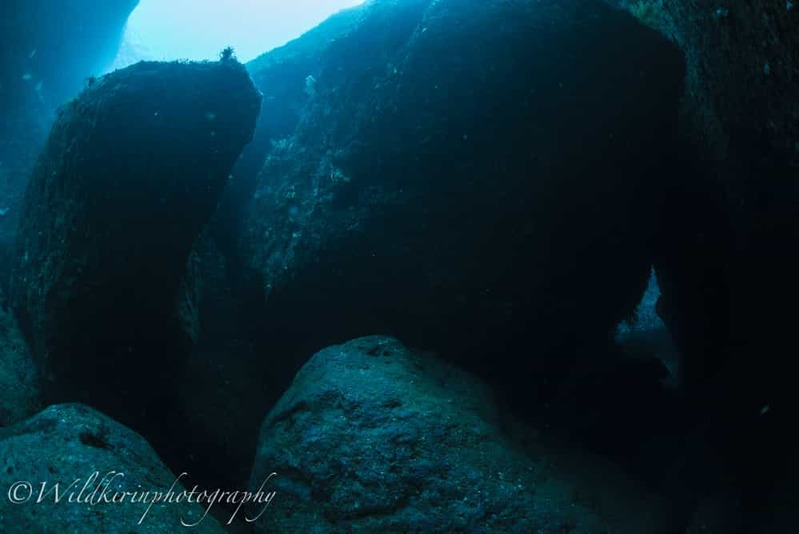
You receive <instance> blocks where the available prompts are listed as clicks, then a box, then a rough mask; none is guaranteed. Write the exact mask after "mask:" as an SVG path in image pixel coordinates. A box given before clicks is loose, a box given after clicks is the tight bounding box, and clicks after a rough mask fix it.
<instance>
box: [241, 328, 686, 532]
mask: <svg viewBox="0 0 799 534" xmlns="http://www.w3.org/2000/svg"><path fill="white" fill-rule="evenodd" d="M513 425H514V424H513V423H512V422H511V421H510V420H509V419H508V418H505V417H503V416H502V415H501V411H500V410H499V409H498V407H497V406H496V405H495V404H494V402H493V400H492V395H491V392H490V390H489V389H488V388H487V387H486V386H485V385H483V384H482V383H480V382H478V381H477V380H475V379H474V378H472V377H471V376H469V375H467V374H466V373H464V372H463V371H460V370H458V369H456V368H454V367H452V366H449V365H446V364H444V363H442V362H441V361H439V360H437V359H436V358H435V357H433V356H431V355H430V354H425V353H421V352H418V351H412V350H409V349H407V348H405V347H404V346H403V345H402V344H401V343H400V342H398V341H397V340H396V339H393V338H390V337H383V336H371V337H365V338H360V339H356V340H353V341H350V342H348V343H345V344H343V345H339V346H333V347H329V348H327V349H324V350H322V351H321V352H319V353H317V354H316V355H314V356H313V357H312V358H311V359H310V361H308V363H307V364H305V366H304V367H303V368H302V369H301V370H300V372H299V373H298V374H297V376H296V377H295V379H294V382H293V384H292V386H291V388H289V390H288V391H287V392H286V393H285V394H284V395H283V397H282V398H281V399H280V401H279V402H278V403H277V405H276V406H275V407H274V408H273V409H272V411H271V412H270V413H269V415H268V416H267V417H266V419H265V421H264V423H263V426H262V428H261V438H260V441H259V445H258V452H257V454H256V459H255V467H254V470H253V474H252V480H251V482H250V491H251V492H255V491H257V490H258V489H259V487H260V485H261V484H262V483H263V482H264V481H265V480H268V484H267V487H268V488H269V489H271V490H272V491H275V492H276V496H275V502H274V504H273V505H272V506H271V507H269V508H267V509H265V510H263V514H262V515H261V517H260V518H259V519H258V521H257V522H256V523H255V525H256V527H257V528H258V531H259V532H381V531H389V532H581V533H586V534H587V533H591V534H595V533H597V532H631V533H632V532H636V533H637V532H667V531H668V532H670V531H671V530H668V529H667V528H666V524H667V523H664V519H667V516H668V514H667V513H666V512H667V511H666V510H665V509H663V508H660V506H661V505H662V503H658V502H656V501H650V500H648V498H647V497H646V496H642V495H641V494H633V493H629V490H630V488H629V487H625V485H624V484H621V485H618V484H619V480H618V478H617V477H616V476H613V475H607V476H605V477H604V478H603V479H602V483H601V484H600V485H598V486H594V487H591V486H590V484H589V483H587V481H586V480H585V479H584V478H581V477H584V476H585V475H587V473H588V471H589V470H588V469H585V467H586V465H587V463H584V464H583V466H582V467H581V470H580V471H579V472H575V471H574V466H575V464H574V463H568V464H567V465H568V467H566V466H564V465H559V463H560V462H559V460H558V453H557V451H555V450H548V449H547V448H546V445H545V441H544V440H540V439H539V438H538V436H537V434H536V433H534V432H532V431H531V430H530V429H523V428H521V427H520V426H513ZM509 428H513V433H514V435H515V436H516V438H509V437H508V433H507V430H508V429H509ZM521 436H526V439H527V441H526V442H525V443H522V441H521V440H520V439H519V438H520V437H521ZM564 467H565V468H566V471H561V469H563V468H564ZM566 472H570V473H571V474H569V475H566V474H565V473H566ZM271 473H274V475H272V476H271V477H270V474H271ZM594 474H595V475H596V474H597V473H594ZM595 482H596V481H595ZM614 500H615V503H614V504H613V505H612V507H613V509H612V510H611V509H608V508H604V506H605V505H607V504H608V503H611V502H613V501H614ZM261 511H262V509H261V507H259V506H257V505H256V506H254V507H253V508H252V509H251V510H249V515H250V516H255V515H257V513H259V512H261ZM619 512H621V513H619Z"/></svg>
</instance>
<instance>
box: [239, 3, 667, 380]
mask: <svg viewBox="0 0 799 534" xmlns="http://www.w3.org/2000/svg"><path fill="white" fill-rule="evenodd" d="M610 36H612V38H611V37H610ZM248 68H249V70H250V71H251V73H252V75H253V78H254V80H255V81H256V84H257V85H258V86H259V87H260V88H261V89H262V91H263V92H264V95H265V101H264V102H265V103H264V109H265V113H264V115H263V118H262V120H261V121H260V123H259V134H258V137H257V139H256V142H255V143H254V144H255V145H257V147H253V149H252V150H253V151H255V150H261V151H262V152H265V153H266V164H265V165H263V168H262V169H261V170H260V173H259V174H258V176H257V179H256V180H255V181H253V180H252V179H250V180H249V181H248V180H247V177H246V176H240V175H237V176H236V182H234V185H235V186H236V188H239V189H240V190H247V188H248V187H249V188H250V191H251V192H252V193H253V195H252V197H253V200H252V201H251V203H250V204H249V205H248V207H247V211H246V214H245V221H244V224H243V226H244V236H243V251H244V252H243V253H242V255H243V257H244V262H245V263H246V267H247V268H248V269H249V275H250V279H251V280H252V287H251V289H250V290H260V292H261V294H262V295H263V301H262V302H261V308H260V309H258V310H257V312H256V313H253V314H252V315H253V316H254V317H258V318H259V319H260V321H261V322H260V328H259V334H260V335H261V337H260V339H259V350H260V352H261V353H263V354H266V355H267V358H268V359H269V361H268V362H267V363H266V364H265V365H268V369H269V375H270V376H271V377H274V379H275V381H276V382H278V383H281V381H285V380H286V378H287V377H288V376H291V374H292V373H293V372H294V370H295V369H296V367H297V365H298V364H299V363H301V361H302V360H301V359H302V357H303V355H304V354H307V353H308V352H309V351H312V350H316V349H318V348H320V347H322V346H325V345H327V344H329V343H331V342H335V341H337V340H341V339H346V338H348V337H353V336H357V335H363V334H365V333H369V332H374V331H385V332H391V333H393V334H396V335H398V336H400V337H402V338H403V339H407V340H408V341H409V342H411V343H414V344H422V343H423V344H425V345H426V346H430V347H431V348H432V349H435V350H437V351H439V352H440V353H441V354H442V355H443V356H444V357H448V358H457V359H459V361H461V362H464V363H466V364H468V365H470V366H472V367H473V368H476V369H479V370H480V371H481V372H483V373H485V374H486V375H488V374H490V373H498V374H500V375H502V379H503V380H512V379H513V378H514V377H520V378H521V377H523V380H524V394H525V395H528V394H529V392H530V390H531V389H530V388H529V387H528V386H527V383H528V381H529V379H530V378H531V377H532V378H535V377H542V378H543V377H546V380H547V381H548V382H549V383H550V384H555V383H557V382H558V378H557V377H558V376H559V374H560V373H561V372H562V371H563V370H565V369H566V368H568V367H569V366H570V365H571V363H572V361H571V360H572V359H573V356H572V355H573V354H575V353H577V352H579V351H578V349H577V347H578V346H593V347H604V346H605V345H606V342H607V339H608V333H609V332H610V331H612V329H613V328H614V326H615V325H616V324H617V323H618V322H619V321H620V320H622V319H623V318H625V317H626V316H627V315H628V314H629V313H630V312H631V311H632V310H633V309H634V307H635V304H636V303H637V301H638V299H639V298H640V295H641V293H642V292H643V290H644V288H645V287H646V280H647V275H648V272H649V265H650V263H651V260H652V250H651V246H650V245H651V238H652V236H653V235H654V233H655V227H656V223H655V221H656V220H657V214H658V212H659V209H660V206H659V198H660V196H659V193H660V189H661V188H662V187H663V184H664V183H665V177H664V170H665V168H666V166H665V165H664V159H665V158H666V156H667V154H668V153H669V151H670V150H671V148H672V139H671V134H672V133H673V126H674V123H675V121H676V118H677V108H678V103H679V94H680V89H681V81H682V75H683V68H682V59H681V56H680V54H679V52H678V51H677V49H676V48H675V47H673V46H671V45H670V44H669V43H668V42H667V41H666V39H664V38H662V37H660V36H658V35H657V34H656V33H655V32H653V31H651V30H647V29H646V28H643V27H641V26H640V25H638V24H636V22H635V21H634V20H633V19H632V18H631V17H629V16H627V15H626V14H624V13H620V12H617V11H614V10H611V9H610V8H608V7H607V6H605V5H604V4H603V3H602V2H599V1H597V2H592V1H587V2H586V1H567V2H461V1H454V0H443V1H435V2H432V1H428V0H413V1H408V2H393V1H375V2H369V3H367V4H365V5H364V6H362V7H360V8H356V9H353V10H349V11H345V12H343V13H341V14H339V15H337V16H335V17H333V18H331V19H330V20H328V21H327V22H325V23H323V24H322V25H321V26H319V27H318V28H316V29H314V30H313V31H311V32H309V33H307V34H305V35H304V36H302V37H301V38H300V39H298V40H296V41H294V42H292V43H289V44H288V45H287V46H285V47H283V48H281V49H278V50H275V51H273V52H270V53H268V54H266V55H265V56H263V57H261V58H259V59H257V60H255V61H254V62H252V63H251V64H249V65H248ZM245 174H246V173H245ZM248 184H249V185H248ZM242 196H243V195H242ZM245 271H246V269H245ZM342 303H346V305H342ZM531 338H532V339H536V343H537V346H538V348H539V350H537V351H535V354H526V355H525V356H524V357H522V358H519V357H518V351H516V350H515V347H516V345H517V344H518V343H520V340H524V341H523V343H524V344H525V345H526V344H527V341H526V340H528V339H531ZM602 350H604V349H602V348H597V349H596V351H595V350H588V351H584V352H588V353H591V354H597V351H600V352H601V351H602ZM511 354H512V355H513V356H512V357H511V356H510V355H511ZM270 357H271V358H270ZM276 360H279V361H276ZM282 383H285V382H282ZM282 383H281V385H282ZM536 391H543V389H542V388H540V389H537V390H536Z"/></svg>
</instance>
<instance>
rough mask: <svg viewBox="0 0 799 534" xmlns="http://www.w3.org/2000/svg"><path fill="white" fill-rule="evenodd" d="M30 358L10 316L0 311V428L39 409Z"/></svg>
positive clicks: (34, 375) (37, 379)
mask: <svg viewBox="0 0 799 534" xmlns="http://www.w3.org/2000/svg"><path fill="white" fill-rule="evenodd" d="M39 386H40V382H39V377H38V375H37V373H36V366H35V365H34V363H33V355H32V354H31V351H30V349H29V348H28V345H27V344H26V343H25V340H24V339H23V338H22V333H21V332H20V331H19V326H17V321H16V319H15V318H14V316H13V315H12V314H11V313H8V312H7V311H6V310H3V309H0V427H3V426H8V425H10V424H12V423H16V422H18V421H22V420H23V419H25V418H27V417H29V416H31V415H33V414H34V413H36V412H37V411H38V410H39V409H40V408H41V391H40V389H39Z"/></svg>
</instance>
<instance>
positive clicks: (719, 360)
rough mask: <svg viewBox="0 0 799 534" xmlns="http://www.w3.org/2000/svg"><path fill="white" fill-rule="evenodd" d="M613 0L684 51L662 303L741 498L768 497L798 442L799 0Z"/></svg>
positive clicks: (693, 392) (661, 266) (765, 500)
mask: <svg viewBox="0 0 799 534" xmlns="http://www.w3.org/2000/svg"><path fill="white" fill-rule="evenodd" d="M611 3H613V4H618V5H621V6H623V7H625V6H626V7H627V8H628V9H630V10H631V11H632V12H633V13H634V14H636V15H637V16H638V17H639V18H640V19H641V20H642V22H644V23H646V24H648V25H650V26H651V27H653V28H655V29H657V30H659V31H661V32H662V33H663V34H664V35H667V36H669V37H670V38H671V39H672V40H673V41H674V42H675V43H676V44H677V45H678V46H679V47H680V48H681V49H682V51H683V53H684V55H685V57H686V64H687V76H686V91H685V96H684V99H683V106H682V109H681V112H682V117H683V121H682V124H681V129H682V131H683V133H684V135H685V137H686V138H687V139H689V140H690V141H691V145H692V146H691V148H692V150H693V152H694V153H695V154H696V155H698V158H696V159H697V160H698V161H697V162H695V163H694V164H693V165H684V167H683V168H684V170H683V172H681V173H679V174H678V175H675V181H674V186H673V188H672V190H671V191H670V192H669V194H668V198H669V200H668V203H669V205H671V206H672V208H671V209H669V210H667V211H665V212H664V214H663V219H662V224H661V235H662V236H663V237H662V238H661V239H660V240H659V241H660V242H661V244H660V246H659V247H658V249H659V250H658V254H657V256H658V260H657V261H656V267H657V270H658V273H659V280H660V281H661V289H662V290H663V300H662V303H661V306H660V309H661V311H662V312H663V316H664V318H665V319H666V322H667V323H668V325H669V327H670V329H671V331H672V332H674V334H675V340H676V341H677V343H678V345H679V348H680V352H681V353H682V355H683V361H684V363H685V367H684V370H685V372H684V378H685V388H686V390H687V392H689V394H690V396H691V397H692V398H693V399H694V400H695V401H696V404H697V408H700V410H698V411H701V412H704V413H706V414H707V415H706V419H707V421H708V422H709V425H710V426H711V427H714V428H715V433H716V434H717V436H716V438H715V440H716V442H717V443H718V448H719V450H724V451H726V452H725V453H724V454H723V456H727V457H728V458H727V462H728V463H729V464H730V465H735V468H734V470H735V471H736V472H737V473H738V476H736V478H737V479H738V480H739V481H745V482H743V485H744V486H748V488H749V489H748V490H746V491H748V492H749V493H750V495H749V496H748V499H747V500H749V501H750V504H751V503H752V502H754V503H759V504H755V506H754V508H755V509H756V508H757V507H758V506H766V507H768V506H770V502H769V501H772V500H773V499H775V498H780V497H779V496H780V495H783V494H784V492H783V490H782V489H775V490H774V491H772V492H770V491H768V490H765V489H764V488H767V487H771V486H772V485H773V484H774V481H775V480H778V479H780V478H782V477H783V473H784V472H785V468H784V465H785V464H786V463H788V462H790V461H789V460H787V458H788V457H790V456H793V455H794V454H795V453H794V449H795V446H794V444H793V443H794V440H793V437H792V436H793V433H794V428H795V421H796V418H797V417H799V400H797V395H796V381H795V373H794V372H793V367H792V363H793V362H792V359H791V358H790V357H787V352H786V351H791V350H792V347H795V345H796V339H795V338H796V336H795V333H794V332H795V322H796V320H795V317H796V311H795V305H794V302H795V300H796V297H797V295H799V278H797V277H796V274H795V273H796V272H797V271H799V254H797V253H796V251H797V250H798V248H797V247H799V180H797V176H799V121H797V118H799V83H797V81H798V80H799V78H798V77H797V74H798V73H799V10H797V6H796V2H793V1H787V2H774V3H757V2H755V3H752V2H747V1H744V0H730V1H729V2H724V3H722V4H719V5H709V4H707V3H705V2H699V1H696V0H674V1H668V2H659V1H651V0H644V1H634V2H628V1H624V0H621V1H619V0H614V1H612V2H611ZM794 352H795V351H794ZM764 410H765V411H764ZM730 448H732V449H734V450H733V451H730V450H729V449H730ZM717 455H719V456H722V455H721V454H717ZM727 471H728V472H731V471H733V468H727ZM778 485H779V483H778ZM750 508H751V507H750ZM751 524H752V525H757V523H756V522H752V523H751ZM790 528H793V526H792V523H790V522H786V523H785V526H782V527H770V528H766V527H761V526H759V525H757V526H748V527H745V528H743V529H742V530H747V529H748V530H762V531H775V532H776V531H779V530H790ZM764 529H765V530H764Z"/></svg>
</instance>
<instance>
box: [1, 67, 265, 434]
mask: <svg viewBox="0 0 799 534" xmlns="http://www.w3.org/2000/svg"><path fill="white" fill-rule="evenodd" d="M259 106H260V96H259V95H258V93H257V91H256V90H255V87H254V86H253V84H252V81H251V80H250V78H249V76H248V74H247V72H246V70H245V69H244V67H243V66H242V65H241V64H239V63H238V62H236V61H235V60H233V59H226V60H222V61H219V62H204V63H177V62H176V63H155V62H149V63H148V62H142V63H138V64H136V65H133V66H131V67H129V68H126V69H122V70H119V71H116V72H114V73H112V74H109V75H107V76H104V77H102V78H100V79H98V80H97V81H96V82H94V84H92V85H91V86H90V87H88V88H87V89H86V90H85V91H84V92H83V93H82V94H81V95H80V96H79V97H78V98H77V99H75V100H74V101H72V102H70V103H69V104H67V105H66V106H64V107H63V108H62V109H61V110H60V112H59V118H58V120H57V122H56V124H55V125H54V127H53V130H52V132H51V134H50V137H49V139H48V142H47V145H46V147H45V149H44V150H43V152H42V154H41V156H40V158H39V161H38V163H37V165H36V168H35V171H34V174H33V176H32V178H31V181H30V184H29V187H28V191H27V195H26V200H25V209H24V213H23V216H22V220H21V223H20V232H19V239H18V265H17V268H16V272H15V277H14V304H15V306H16V312H17V316H18V317H19V319H20V326H21V327H22V329H23V332H24V333H25V335H26V337H27V338H28V340H29V341H30V344H31V346H32V348H33V353H34V357H35V359H36V361H37V364H38V366H39V368H40V369H41V373H42V375H43V378H44V379H45V393H46V396H47V400H48V402H54V401H64V400H69V401H75V400H79V401H82V402H85V403H87V404H89V405H92V406H94V407H96V408H98V409H101V410H103V411H104V412H106V413H109V415H111V416H113V417H115V418H117V419H119V420H121V421H122V422H124V423H126V424H130V423H131V421H132V420H138V419H140V420H141V421H142V422H144V423H146V424H148V425H153V424H155V423H154V422H155V421H157V420H158V417H159V416H160V415H161V414H163V413H164V412H166V411H168V410H169V409H170V407H171V405H170V403H169V402H168V401H166V400H165V399H167V398H170V396H171V395H173V394H174V391H175V389H176V387H175V384H174V383H173V381H174V380H175V377H176V373H177V368H178V366H179V364H180V361H181V359H182V357H184V356H185V355H186V354H187V351H188V345H189V337H188V333H187V332H185V331H184V328H183V325H182V324H181V318H180V314H179V306H178V300H179V289H180V288H181V278H182V276H183V274H184V270H185V267H186V263H187V259H188V257H189V253H190V251H191V249H192V246H193V244H194V241H195V240H196V238H197V236H198V235H199V234H200V232H201V230H202V228H203V227H204V225H205V224H206V223H207V221H208V219H209V217H210V216H211V213H212V212H213V211H214V209H215V208H216V205H217V202H218V201H219V196H220V194H221V191H222V189H223V188H224V186H225V184H226V182H227V180H228V175H229V173H230V170H231V168H232V166H233V163H234V162H235V161H236V158H237V157H238V156H239V153H240V152H241V149H242V147H243V146H244V145H245V144H246V143H247V142H249V141H250V139H251V137H252V134H253V129H254V127H255V120H256V117H257V115H258V111H259ZM184 315H185V314H184ZM137 430H142V429H141V428H139V427H137ZM148 437H149V436H148Z"/></svg>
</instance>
